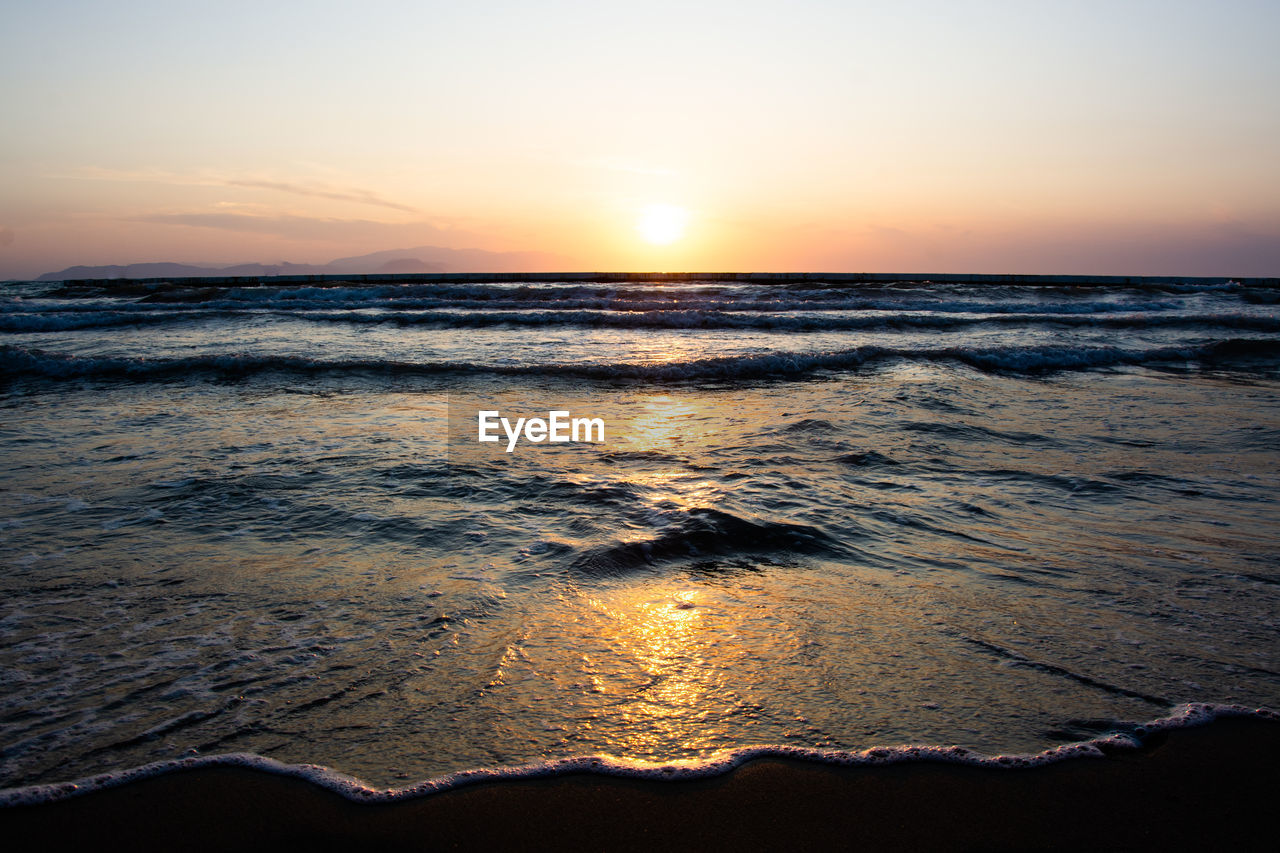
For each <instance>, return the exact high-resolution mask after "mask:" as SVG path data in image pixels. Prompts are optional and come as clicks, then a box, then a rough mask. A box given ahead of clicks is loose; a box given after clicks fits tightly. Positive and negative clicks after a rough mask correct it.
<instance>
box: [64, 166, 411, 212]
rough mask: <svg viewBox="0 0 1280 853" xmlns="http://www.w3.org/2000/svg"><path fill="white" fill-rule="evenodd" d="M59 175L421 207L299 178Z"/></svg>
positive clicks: (108, 172) (149, 172)
mask: <svg viewBox="0 0 1280 853" xmlns="http://www.w3.org/2000/svg"><path fill="white" fill-rule="evenodd" d="M59 177H64V178H73V179H76V180H85V181H140V182H143V183H153V184H169V185H171V186H183V187H241V188H244V189H254V190H273V191H275V192H282V193H290V194H292V195H300V196H306V197H309V198H326V199H329V200H331V201H346V202H351V203H353V204H367V205H373V206H375V207H385V208H389V209H391V210H401V211H404V212H406V213H417V212H418V209H417V208H415V207H411V206H409V205H407V204H400V203H399V202H395V201H391V200H389V199H385V198H382V197H381V196H380V195H378V194H377V193H375V192H373V191H372V190H367V189H363V188H361V187H333V186H330V185H327V184H319V183H306V182H301V183H300V182H297V181H275V180H268V179H265V178H244V177H235V176H228V175H223V174H217V173H212V172H199V173H195V174H183V173H179V172H164V171H157V170H153V169H132V170H131V169H104V168H101V167H98V166H85V167H84V168H81V169H77V170H76V171H74V172H71V173H69V174H65V175H60V176H59Z"/></svg>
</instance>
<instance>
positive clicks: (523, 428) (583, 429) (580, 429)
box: [476, 409, 604, 453]
mask: <svg viewBox="0 0 1280 853" xmlns="http://www.w3.org/2000/svg"><path fill="white" fill-rule="evenodd" d="M476 421H477V431H478V434H479V440H480V441H499V440H501V438H502V437H501V436H500V435H498V427H499V425H501V427H502V431H503V432H504V433H506V436H507V452H508V453H512V452H514V451H515V449H516V445H517V444H518V443H519V442H520V437H521V435H523V436H524V438H525V439H526V440H527V441H530V442H533V443H534V444H541V443H542V442H544V441H546V442H555V443H565V442H580V441H586V442H591V443H593V444H603V443H604V418H575V417H573V416H572V415H571V414H570V413H569V412H567V411H564V410H557V411H552V412H547V417H546V418H517V419H516V422H515V424H514V425H512V423H511V420H510V419H509V418H504V417H502V413H501V412H499V411H495V410H492V409H490V410H481V411H480V412H479V413H478V415H477V418H476Z"/></svg>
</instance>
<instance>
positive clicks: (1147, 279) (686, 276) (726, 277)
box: [6, 271, 1280, 288]
mask: <svg viewBox="0 0 1280 853" xmlns="http://www.w3.org/2000/svg"><path fill="white" fill-rule="evenodd" d="M25 282H32V283H36V282H37V280H35V279H9V280H8V281H7V282H6V283H10V284H12V283H25ZM107 282H112V283H129V284H137V285H162V284H170V285H190V286H196V287H199V286H211V285H233V286H242V287H243V286H267V285H270V284H308V283H321V284H323V283H340V282H350V283H353V284H433V283H440V284H464V283H476V284H480V283H494V284H497V283H506V282H515V283H520V282H528V283H531V284H537V283H547V284H550V283H560V282H583V283H599V284H610V283H629V282H653V283H665V282H675V283H679V282H743V283H747V284H757V283H758V284H768V283H787V282H814V283H831V284H844V283H849V284H857V283H867V284H877V283H886V284H887V283H895V282H898V283H912V284H926V283H947V284H1028V285H1053V284H1072V285H1079V286H1108V285H1125V284H1229V283H1235V284H1243V285H1249V286H1253V287H1275V288H1280V277H1272V276H1178V275H1059V274H1052V273H1048V274H1040V273H869V272H857V273H853V272H843V273H836V272H624V271H594V272H587V271H578V272H453V273H451V272H435V273H348V274H343V273H313V274H285V275H239V276H218V275H208V276H200V275H197V276H157V277H147V278H131V277H126V276H120V277H114V278H74V279H73V278H69V279H53V280H49V279H44V280H41V281H39V283H42V284H56V283H61V284H63V285H69V286H78V285H93V284H101V283H107Z"/></svg>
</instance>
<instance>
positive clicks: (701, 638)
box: [592, 588, 725, 755]
mask: <svg viewBox="0 0 1280 853" xmlns="http://www.w3.org/2000/svg"><path fill="white" fill-rule="evenodd" d="M653 593H654V590H653V589H652V588H650V589H647V590H635V591H633V592H632V594H631V595H629V596H628V597H627V598H626V599H624V600H622V601H615V602H611V603H606V602H604V601H601V600H599V599H596V600H594V601H593V602H592V603H593V604H594V605H596V607H597V608H599V609H600V610H601V611H602V613H601V615H603V616H605V617H606V618H607V619H608V621H609V622H610V623H612V624H611V625H610V628H611V629H612V643H611V645H612V646H613V647H614V649H615V650H616V652H617V653H618V654H619V655H620V656H622V657H623V658H624V659H626V660H627V661H628V663H629V664H630V665H631V666H633V667H634V668H635V670H636V676H637V680H636V681H635V682H633V683H632V685H631V686H630V687H629V688H624V689H625V690H626V693H625V695H623V696H619V697H617V698H618V699H619V700H620V702H619V704H618V705H617V706H615V711H614V713H615V714H616V715H617V717H618V722H619V723H621V725H619V726H618V727H617V737H618V740H617V742H616V743H615V744H614V745H613V748H614V749H615V750H616V751H617V752H618V753H619V754H621V755H652V754H662V753H668V754H669V753H670V752H671V751H672V749H673V747H674V748H675V749H677V750H680V749H683V750H689V751H695V750H698V749H702V748H704V747H705V746H706V742H707V741H708V740H709V739H712V738H714V736H715V734H716V732H717V731H718V727H717V725H716V724H715V717H716V716H717V715H718V713H719V712H718V711H717V709H718V708H719V706H720V705H721V704H722V702H723V699H724V694H725V685H724V684H723V683H722V677H721V673H720V671H719V670H718V668H717V667H716V665H715V662H714V661H715V656H714V649H713V647H712V637H713V636H714V630H713V629H712V627H711V626H709V625H708V624H707V608H706V606H705V602H703V601H702V600H701V596H700V594H699V592H698V591H696V590H676V591H670V592H669V593H668V594H665V595H662V596H660V597H656V598H655V597H653Z"/></svg>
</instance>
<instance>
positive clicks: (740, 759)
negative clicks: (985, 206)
mask: <svg viewBox="0 0 1280 853" xmlns="http://www.w3.org/2000/svg"><path fill="white" fill-rule="evenodd" d="M1231 717H1249V718H1255V719H1265V720H1272V721H1276V722H1280V713H1277V712H1275V711H1272V710H1268V709H1264V708H1253V709H1251V708H1246V707H1243V706H1240V705H1210V704H1202V703H1192V704H1186V705H1179V706H1177V707H1176V708H1173V709H1172V710H1171V712H1170V713H1169V714H1168V715H1167V716H1164V717H1160V718H1159V719H1155V720H1151V721H1150V722H1147V723H1145V724H1143V725H1140V726H1137V727H1134V728H1132V729H1130V730H1129V731H1127V732H1116V733H1112V734H1107V735H1103V736H1101V737H1097V738H1093V739H1092V740H1087V741H1080V742H1077V743H1070V744H1063V745H1060V746H1055V747H1051V748H1049V749H1045V750H1043V751H1041V752H1038V753H1035V754H1023V755H984V754H982V753H978V752H974V751H972V750H969V749H966V748H964V747H960V746H928V745H903V746H892V747H873V748H871V749H864V750H860V751H851V750H833V749H818V748H813V747H796V746H787V745H781V744H765V745H761V746H749V747H741V748H738V749H732V750H726V751H723V752H719V753H717V754H715V755H712V756H710V757H708V758H705V759H701V760H688V761H667V762H660V763H653V762H647V761H638V760H633V759H627V758H619V757H616V756H610V755H582V756H575V757H571V758H558V759H552V760H549V761H542V762H536V763H531V764H522V765H518V766H513V767H495V768H478V769H471V770H460V771H456V772H454V773H448V774H445V775H443V776H439V777H436V778H434V779H427V780H424V781H421V782H416V783H414V784H412V785H407V786H404V787H400V788H378V787H376V786H373V785H369V784H367V783H365V782H363V781H361V780H360V779H357V778H356V777H354V776H349V775H347V774H345V773H342V772H341V771H339V770H335V769H333V768H329V767H322V766H320V765H317V764H284V763H282V762H279V761H276V760H274V759H271V758H266V757H264V756H261V755H254V754H251V753H243V752H240V753H229V754H224V755H208V756H190V757H186V758H181V759H176V760H172V761H161V762H156V763H153V764H146V765H143V766H141V767H133V768H130V769H127V770H119V771H114V772H111V773H101V774H98V775H96V776H90V777H87V778H84V779H77V780H75V781H73V782H59V783H53V784H46V785H32V786H28V787H23V788H10V789H7V790H3V791H0V807H5V806H30V805H39V804H44V803H52V802H57V801H59V800H65V799H69V798H71V797H77V796H81V795H83V794H89V793H93V792H95V791H101V790H105V789H107V788H114V787H118V786H120V785H125V784H129V783H131V782H137V781H140V780H143V779H150V778H154V777H157V776H163V775H166V774H169V773H174V772H178V771H183V770H196V769H201V768H208V767H242V768H245V769H248V770H257V771H260V772H264V773H273V774H276V775H280V776H290V777H293V778H296V779H303V780H305V781H308V782H311V783H312V784H315V785H318V786H320V787H321V788H324V789H326V790H329V791H332V792H334V793H336V794H340V795H342V796H344V797H346V798H347V799H349V800H352V801H355V802H361V803H391V802H397V801H402V800H408V799H413V798H415V797H421V796H425V795H428V794H434V793H439V792H442V791H448V790H451V789H454V788H460V787H463V786H466V785H475V784H479V783H485V782H501V781H512V780H520V779H539V778H547V777H556V776H567V775H570V774H584V773H585V774H593V775H599V776H616V777H624V778H631V779H645V780H668V781H688V780H693V779H705V778H709V777H713V776H719V775H721V774H723V773H727V772H729V771H731V770H733V769H735V768H737V767H741V766H742V765H743V764H746V763H747V762H749V761H756V760H759V759H768V758H780V759H791V760H798V761H812V762H816V763H819V764H828V765H833V766H836V767H876V766H886V765H890V764H901V763H905V762H932V763H944V764H959V765H965V766H969V767H986V768H995V769H1014V768H1032V767H1043V766H1046V765H1049V764H1055V763H1057V762H1060V761H1065V760H1068V759H1075V758H1101V757H1103V756H1104V755H1105V754H1106V752H1108V751H1115V750H1117V749H1139V748H1141V746H1142V743H1143V739H1144V738H1146V737H1147V736H1149V735H1151V734H1153V733H1156V732H1168V731H1172V730H1175V729H1181V728H1190V727H1193V726H1202V725H1205V724H1207V723H1210V722H1212V721H1213V720H1216V719H1224V718H1231ZM175 722H181V721H170V723H169V724H166V725H172V724H174V723H175ZM162 728H163V726H162Z"/></svg>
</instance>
